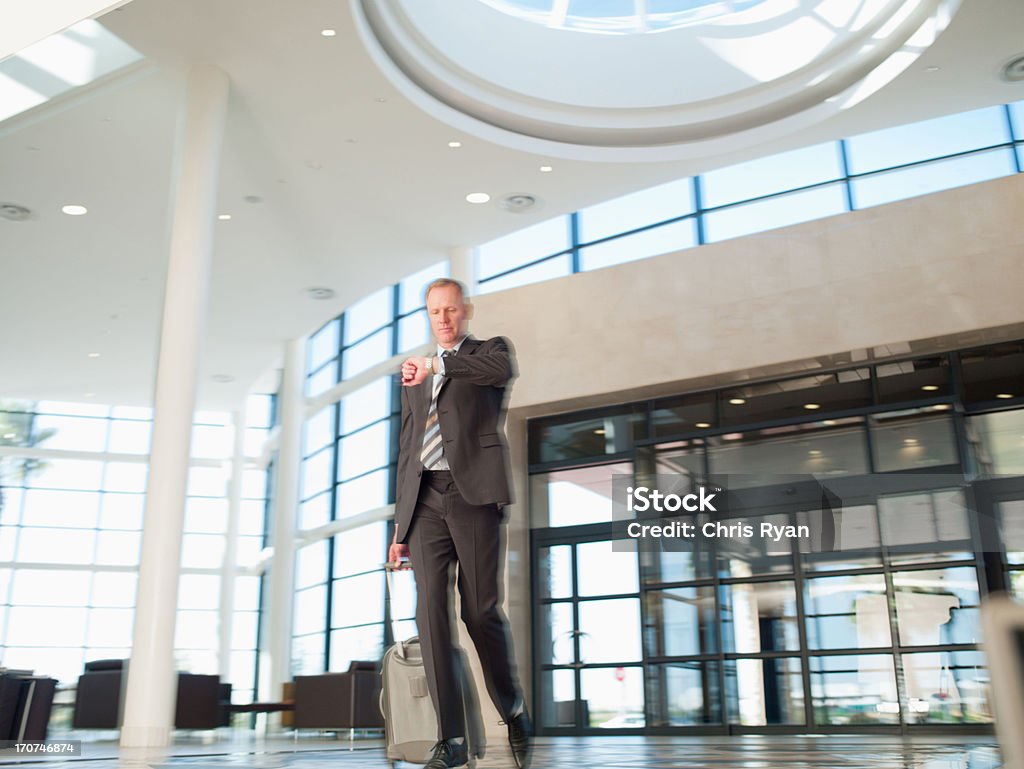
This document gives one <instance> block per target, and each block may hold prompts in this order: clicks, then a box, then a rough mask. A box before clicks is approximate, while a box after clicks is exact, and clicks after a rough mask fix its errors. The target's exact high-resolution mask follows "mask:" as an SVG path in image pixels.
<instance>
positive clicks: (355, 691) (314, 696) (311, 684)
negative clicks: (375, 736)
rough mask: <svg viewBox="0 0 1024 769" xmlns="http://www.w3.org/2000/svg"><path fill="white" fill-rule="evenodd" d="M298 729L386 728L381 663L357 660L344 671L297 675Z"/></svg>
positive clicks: (295, 716) (295, 724)
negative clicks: (381, 692) (382, 701)
mask: <svg viewBox="0 0 1024 769" xmlns="http://www.w3.org/2000/svg"><path fill="white" fill-rule="evenodd" d="M294 719H295V720H294V724H293V725H294V726H295V728H296V729H321V730H324V729H350V730H353V729H383V728H384V718H383V716H381V713H380V667H379V663H377V662H370V661H356V662H352V663H351V664H350V665H349V668H348V670H347V671H345V672H344V673H324V674H322V675H316V676H295V714H294Z"/></svg>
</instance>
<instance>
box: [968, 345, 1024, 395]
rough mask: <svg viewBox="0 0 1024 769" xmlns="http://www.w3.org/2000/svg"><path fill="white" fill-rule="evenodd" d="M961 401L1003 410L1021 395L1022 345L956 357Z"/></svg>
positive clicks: (1023, 378) (1023, 382)
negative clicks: (1012, 399)
mask: <svg viewBox="0 0 1024 769" xmlns="http://www.w3.org/2000/svg"><path fill="white" fill-rule="evenodd" d="M960 362H961V367H962V379H963V386H964V400H965V401H966V402H967V403H970V404H976V403H982V404H987V403H994V404H998V405H999V406H1000V407H1005V406H1006V404H1007V401H1008V400H1009V398H1007V397H1006V396H1012V397H1019V396H1021V395H1022V394H1024V342H1007V343H1005V344H1000V345H995V346H993V347H987V348H984V349H981V350H968V351H965V352H962V353H960Z"/></svg>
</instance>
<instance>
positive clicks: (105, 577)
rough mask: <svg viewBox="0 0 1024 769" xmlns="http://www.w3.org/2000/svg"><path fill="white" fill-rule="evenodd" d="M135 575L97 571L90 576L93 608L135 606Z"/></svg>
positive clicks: (136, 579) (136, 580) (136, 578)
mask: <svg viewBox="0 0 1024 769" xmlns="http://www.w3.org/2000/svg"><path fill="white" fill-rule="evenodd" d="M137 582H138V576H137V575H136V574H130V573H125V572H123V571H98V572H96V573H95V574H93V576H92V598H91V600H90V603H91V604H92V605H93V606H111V607H122V608H130V607H133V606H135V588H136V584H137Z"/></svg>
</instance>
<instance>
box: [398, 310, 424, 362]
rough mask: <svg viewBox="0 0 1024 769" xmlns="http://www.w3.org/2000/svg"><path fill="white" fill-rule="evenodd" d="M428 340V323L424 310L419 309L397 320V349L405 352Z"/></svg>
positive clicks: (422, 344)
mask: <svg viewBox="0 0 1024 769" xmlns="http://www.w3.org/2000/svg"><path fill="white" fill-rule="evenodd" d="M429 341H430V324H429V323H428V322H427V312H426V310H420V311H419V312H416V313H414V314H412V315H408V316H406V317H404V318H401V319H400V320H399V321H398V351H399V352H407V351H409V350H412V349H413V348H416V347H421V346H424V345H426V344H427V343H428V342H429Z"/></svg>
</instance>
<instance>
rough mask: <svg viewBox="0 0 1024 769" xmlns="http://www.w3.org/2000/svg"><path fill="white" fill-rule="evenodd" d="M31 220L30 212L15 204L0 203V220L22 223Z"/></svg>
mask: <svg viewBox="0 0 1024 769" xmlns="http://www.w3.org/2000/svg"><path fill="white" fill-rule="evenodd" d="M31 218H32V211H30V210H29V209H27V208H25V206H19V205H18V204H16V203H0V219H7V220H8V221H10V222H24V221H27V220H29V219H31Z"/></svg>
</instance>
